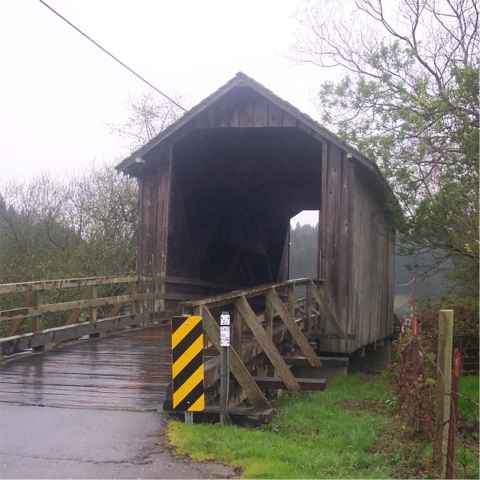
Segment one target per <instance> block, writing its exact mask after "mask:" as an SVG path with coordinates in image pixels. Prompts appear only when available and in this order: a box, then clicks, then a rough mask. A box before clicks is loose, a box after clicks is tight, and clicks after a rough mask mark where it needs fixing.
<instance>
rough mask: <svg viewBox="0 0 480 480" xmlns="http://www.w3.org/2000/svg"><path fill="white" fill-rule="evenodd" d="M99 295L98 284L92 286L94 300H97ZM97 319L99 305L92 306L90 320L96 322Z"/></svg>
mask: <svg viewBox="0 0 480 480" xmlns="http://www.w3.org/2000/svg"><path fill="white" fill-rule="evenodd" d="M97 297H98V290H97V286H96V285H93V286H92V300H96V299H97ZM96 321H97V307H92V309H91V310H90V322H92V323H95V322H96Z"/></svg>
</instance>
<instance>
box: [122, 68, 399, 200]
mask: <svg viewBox="0 0 480 480" xmlns="http://www.w3.org/2000/svg"><path fill="white" fill-rule="evenodd" d="M237 87H248V88H250V89H252V90H253V91H255V92H256V93H257V94H259V95H260V96H262V97H264V98H266V99H267V100H268V101H270V102H272V103H273V104H275V105H276V106H277V107H278V108H280V109H282V110H284V111H286V112H288V113H289V114H290V115H291V116H292V117H294V118H295V119H296V120H298V121H300V122H302V123H303V124H304V125H305V126H307V127H309V128H311V129H312V130H313V131H314V132H316V133H317V134H318V135H320V136H321V137H323V138H324V139H325V140H327V141H329V142H331V143H333V144H334V145H336V146H338V147H339V148H341V149H342V150H345V151H346V152H347V154H350V155H351V156H352V158H353V159H354V160H355V161H357V162H359V163H360V164H361V165H362V166H364V167H365V168H367V169H368V170H370V171H371V172H373V173H374V174H375V175H377V176H378V177H379V179H380V182H381V183H382V184H383V186H384V188H386V189H387V190H388V191H390V192H391V189H390V186H389V185H388V183H387V181H386V180H385V178H384V176H383V175H382V173H381V172H380V169H379V168H378V166H377V164H376V163H374V162H373V161H372V160H370V159H369V158H367V157H366V156H365V155H363V154H362V153H361V152H360V151H359V150H357V149H356V148H354V147H352V146H350V145H348V144H347V143H346V142H345V141H343V140H342V139H341V138H340V137H338V136H337V135H335V134H334V133H332V132H330V131H329V130H327V129H326V128H325V127H323V126H321V125H320V124H319V123H317V122H316V121H315V120H313V119H312V118H311V117H310V116H308V115H307V114H305V113H303V112H301V111H300V110H299V109H298V108H296V107H294V106H293V105H292V104H290V103H288V102H286V101H285V100H283V99H282V98H280V97H279V96H277V95H275V94H274V93H273V92H272V91H270V90H268V89H267V88H266V87H264V86H263V85H262V84H260V83H258V82H257V81H256V80H254V79H253V78H251V77H249V76H248V75H245V74H244V73H242V72H238V73H237V74H236V75H235V76H234V77H233V78H232V79H231V80H229V81H228V82H227V83H225V84H224V85H223V86H221V87H220V88H219V89H218V90H216V91H215V92H213V93H212V94H211V95H209V96H208V97H206V98H205V99H204V100H202V101H201V102H200V103H198V104H197V105H196V106H195V107H193V108H192V109H190V110H189V111H188V112H186V113H185V114H184V115H183V116H182V117H180V118H179V119H178V120H177V121H175V122H174V123H172V124H171V125H170V126H169V127H167V128H166V129H165V130H163V131H161V132H160V133H159V134H158V135H157V136H155V137H154V138H152V139H151V140H150V141H149V142H147V143H146V144H145V145H143V146H142V147H140V148H139V149H137V150H136V151H134V152H133V153H132V154H130V155H129V156H128V157H127V158H125V159H124V160H123V161H122V162H121V163H120V164H118V165H117V167H116V168H117V170H120V171H122V172H125V173H128V170H129V169H130V167H132V166H133V165H135V164H136V163H137V162H138V160H137V159H138V158H141V157H142V156H143V155H145V154H146V153H148V152H150V151H151V150H153V149H154V148H156V147H158V146H159V145H160V144H161V143H163V142H164V141H166V140H167V139H168V138H170V137H171V136H172V135H173V134H175V133H176V132H177V131H178V130H179V129H180V128H182V127H183V126H185V125H186V124H188V123H189V122H191V121H192V120H193V119H194V118H195V117H196V116H197V115H199V114H200V113H201V112H203V111H205V110H206V109H207V108H209V107H210V106H211V105H212V104H214V103H215V102H217V101H218V100H220V99H221V98H222V97H224V96H225V95H227V94H228V93H229V92H230V91H232V90H233V89H234V88H237Z"/></svg>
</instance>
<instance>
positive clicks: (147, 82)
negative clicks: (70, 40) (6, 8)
mask: <svg viewBox="0 0 480 480" xmlns="http://www.w3.org/2000/svg"><path fill="white" fill-rule="evenodd" d="M38 1H39V2H40V3H41V4H42V5H43V6H44V7H47V8H48V9H49V10H50V11H51V12H53V13H54V14H55V15H56V16H57V17H59V18H60V19H62V20H63V21H64V22H65V23H67V24H68V25H70V26H71V27H72V28H73V29H74V30H76V31H77V32H78V33H79V34H80V35H82V36H84V37H85V38H86V39H87V40H89V41H90V42H91V43H93V44H94V45H95V46H96V47H98V48H99V49H100V50H102V52H103V53H106V54H107V55H108V56H109V57H110V58H113V60H115V61H116V62H117V63H119V64H120V65H121V66H122V67H123V68H126V69H127V70H128V71H129V72H130V73H132V74H133V75H135V76H136V77H137V78H138V79H140V80H141V81H142V82H144V83H146V84H147V85H148V86H149V87H150V88H153V90H155V91H156V92H157V93H159V94H160V95H162V97H164V98H166V99H167V100H169V101H170V102H172V103H173V104H174V105H175V106H176V107H178V108H179V109H180V110H183V111H184V112H186V111H187V109H186V108H183V107H182V106H181V105H180V104H179V103H177V102H176V101H175V100H174V99H173V98H171V97H169V96H168V95H167V94H166V93H163V92H162V91H161V90H160V89H159V88H157V87H156V86H155V85H153V84H152V83H150V82H149V81H148V80H147V79H145V78H144V77H142V75H140V74H139V73H137V72H136V71H135V70H133V68H130V67H129V66H128V65H127V64H125V63H124V62H122V61H121V60H120V59H119V58H118V57H116V56H115V55H114V54H113V53H111V52H109V51H108V50H107V49H106V48H104V47H102V46H101V45H100V44H99V43H98V42H96V41H95V40H94V39H93V38H92V37H90V35H87V34H86V33H85V32H83V31H82V30H80V28H78V27H77V26H76V25H74V24H73V23H72V22H71V21H70V20H68V19H67V18H65V17H64V16H63V15H62V14H61V13H59V12H57V10H55V9H54V8H53V7H51V6H50V5H49V4H48V3H46V2H44V1H43V0H38Z"/></svg>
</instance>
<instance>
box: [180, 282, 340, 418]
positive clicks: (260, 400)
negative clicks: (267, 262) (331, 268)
mask: <svg viewBox="0 0 480 480" xmlns="http://www.w3.org/2000/svg"><path fill="white" fill-rule="evenodd" d="M299 288H300V289H302V290H303V291H302V292H299V291H298V290H297V289H299ZM299 293H301V294H302V295H303V296H300V295H299ZM182 305H183V311H184V313H192V314H196V315H200V316H202V317H203V326H204V330H205V333H206V335H207V339H208V342H207V349H209V348H210V349H211V348H212V347H213V348H214V349H215V350H216V352H217V353H218V352H220V348H221V347H220V329H219V325H218V318H219V315H220V312H221V311H228V312H229V313H230V315H231V317H232V318H233V322H232V329H231V347H230V369H231V373H232V375H233V376H234V377H235V379H236V381H237V382H238V384H239V386H240V390H239V391H237V392H235V391H233V390H232V395H231V397H230V398H229V399H228V401H229V404H230V405H236V404H238V403H239V402H240V401H241V400H242V399H243V398H247V399H248V400H249V401H250V403H251V404H252V405H253V406H254V407H255V408H256V409H258V410H262V409H263V410H264V409H268V408H269V407H270V403H269V401H268V400H267V398H266V397H265V395H264V394H263V392H262V391H261V389H260V388H259V382H260V381H261V382H262V383H263V384H264V383H265V382H267V383H268V381H271V382H273V383H278V382H279V381H280V382H281V383H283V384H284V385H285V386H286V387H287V388H288V389H289V390H294V391H296V390H299V389H300V388H301V381H299V379H296V378H295V376H294V375H293V374H292V372H291V370H290V368H289V366H288V365H287V362H286V360H285V358H284V356H283V355H282V353H281V348H280V345H281V344H282V342H283V341H284V339H285V338H286V335H287V334H289V335H290V337H291V339H292V340H293V343H295V344H296V345H297V347H298V348H299V350H300V352H301V354H302V355H303V356H304V358H305V359H306V360H307V362H308V363H309V364H310V365H311V366H312V367H318V366H320V359H319V357H318V356H317V354H316V353H315V351H314V350H313V348H312V346H311V345H310V343H309V339H308V337H309V335H310V333H312V332H315V331H319V322H320V321H322V322H323V321H325V322H332V323H333V324H334V325H335V326H336V328H337V330H338V331H339V334H341V335H343V331H342V329H341V327H340V325H339V324H338V322H337V319H336V314H335V311H334V310H333V308H332V307H331V305H330V302H329V301H328V298H327V295H326V291H325V288H324V285H323V284H322V282H314V281H312V280H310V279H307V278H301V279H295V280H289V281H286V282H282V283H277V284H269V285H261V286H259V287H254V288H250V289H245V290H235V291H232V292H229V293H226V294H221V295H216V296H212V297H208V298H202V299H197V300H193V301H187V302H183V304H182ZM260 354H263V355H260ZM259 356H262V358H265V357H266V358H268V360H269V362H268V364H267V363H265V362H263V363H258V362H257V361H256V360H257V359H258V358H259ZM209 367H210V368H209ZM272 367H273V368H272ZM253 371H255V375H254V374H253ZM273 372H274V373H275V375H276V376H277V377H273V376H272V373H273ZM278 377H279V378H278ZM260 379H261V380H260ZM205 380H206V387H207V389H208V388H211V387H214V386H215V385H216V384H217V385H218V380H219V372H218V355H217V359H216V360H215V359H214V358H212V356H211V355H210V360H209V365H208V364H207V373H206V379H205Z"/></svg>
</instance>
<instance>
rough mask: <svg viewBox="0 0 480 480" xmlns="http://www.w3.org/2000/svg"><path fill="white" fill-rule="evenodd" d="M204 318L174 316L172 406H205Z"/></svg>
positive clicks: (197, 408)
mask: <svg viewBox="0 0 480 480" xmlns="http://www.w3.org/2000/svg"><path fill="white" fill-rule="evenodd" d="M203 377H204V366H203V325H202V317H199V316H195V315H192V316H181V317H173V318H172V385H173V388H172V406H173V409H174V410H178V411H180V412H186V411H188V412H201V411H203V410H204V409H205V393H204V391H203Z"/></svg>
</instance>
